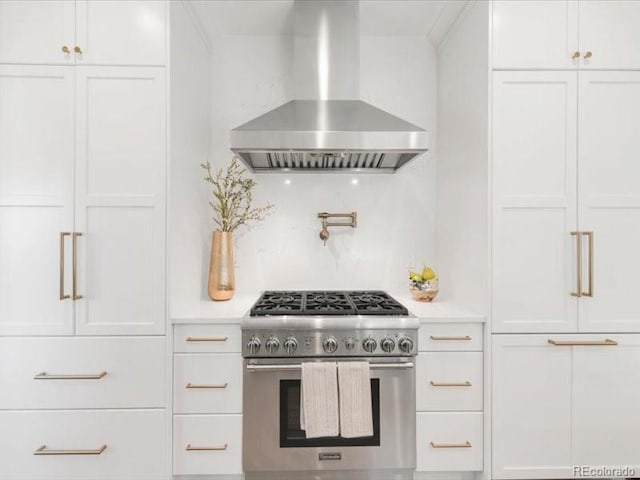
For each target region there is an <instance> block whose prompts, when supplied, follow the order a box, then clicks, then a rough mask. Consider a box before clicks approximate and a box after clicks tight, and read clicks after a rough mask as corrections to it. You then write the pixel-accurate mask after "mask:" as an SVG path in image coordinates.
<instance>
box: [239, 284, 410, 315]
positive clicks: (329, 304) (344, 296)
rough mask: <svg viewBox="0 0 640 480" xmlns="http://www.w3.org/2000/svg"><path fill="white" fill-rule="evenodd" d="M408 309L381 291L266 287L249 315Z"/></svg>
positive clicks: (402, 311)
mask: <svg viewBox="0 0 640 480" xmlns="http://www.w3.org/2000/svg"><path fill="white" fill-rule="evenodd" d="M408 314H409V312H408V311H407V309H406V308H405V307H404V306H403V305H402V304H400V303H399V302H398V301H396V300H395V299H394V298H393V297H391V296H390V295H388V294H387V293H385V292H383V291H377V290H361V291H353V292H351V291H324V290H322V291H266V292H264V293H263V294H262V295H261V296H260V298H259V299H258V301H257V302H256V303H255V305H254V306H253V308H252V309H251V313H250V315H251V316H252V317H260V316H269V315H402V316H406V315H408Z"/></svg>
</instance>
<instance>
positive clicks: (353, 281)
mask: <svg viewBox="0 0 640 480" xmlns="http://www.w3.org/2000/svg"><path fill="white" fill-rule="evenodd" d="M212 40H213V41H212V43H213V49H212V57H211V59H212V89H213V90H212V106H211V108H212V131H211V151H210V156H209V160H210V161H211V163H212V164H214V165H216V166H219V167H224V166H226V165H227V164H228V162H229V161H230V159H231V152H230V151H229V130H231V129H232V128H234V127H236V126H238V125H239V124H241V123H243V122H245V121H248V120H250V119H252V118H254V117H255V116H257V115H259V114H262V113H264V112H266V111H267V110H269V109H271V108H274V107H276V106H278V105H280V104H281V103H284V102H286V101H288V100H290V99H292V96H293V90H294V88H293V85H294V83H293V82H294V78H293V38H292V37H291V36H221V37H217V38H215V39H212ZM360 46H361V65H360V73H361V98H362V99H363V100H365V101H367V102H370V103H372V104H374V105H376V106H378V107H380V108H383V109H385V110H387V111H389V112H391V113H393V114H395V115H398V116H401V117H403V118H405V119H407V120H408V121H411V122H413V123H416V124H417V125H420V126H422V127H423V128H426V129H427V130H428V131H429V132H430V135H431V145H432V150H431V152H428V153H427V154H425V155H423V156H421V157H418V158H416V159H414V160H413V161H412V162H411V163H410V164H409V165H407V166H405V167H404V168H402V169H401V170H400V171H399V172H398V173H396V174H395V175H389V174H369V175H362V174H361V175H357V176H356V175H350V174H313V175H311V174H291V175H286V174H280V173H278V174H262V175H255V176H254V178H255V180H256V181H257V182H258V186H257V188H256V195H255V200H256V204H257V205H260V204H263V203H265V202H267V201H269V202H272V203H275V205H276V210H275V212H274V213H273V214H272V215H271V216H269V217H268V218H267V219H266V221H265V222H263V223H261V224H259V225H257V226H255V227H253V228H250V229H242V228H241V229H240V230H238V231H237V232H236V235H235V260H236V286H237V291H238V292H239V293H243V292H244V293H250V292H259V291H260V290H263V289H315V288H318V289H320V288H323V289H351V288H369V289H385V290H389V291H402V292H404V291H406V289H407V288H408V286H407V278H406V277H407V269H408V268H409V267H410V266H412V265H413V266H415V267H416V268H421V267H422V264H423V263H424V262H426V263H433V262H434V256H435V248H434V238H435V232H434V225H435V220H434V218H435V198H436V197H435V153H434V152H435V147H436V145H435V138H436V132H435V127H436V78H437V72H436V53H435V50H434V48H433V46H432V45H431V43H430V42H429V40H428V39H427V38H425V37H363V38H362V40H361V45H360ZM196 73H197V72H194V74H196ZM203 160H205V159H204V158H201V157H198V156H197V155H195V156H194V158H189V159H183V161H181V162H180V164H179V165H175V164H174V165H173V169H174V170H175V169H181V170H182V171H181V173H180V175H179V176H177V177H176V178H174V179H173V180H172V182H173V183H172V202H176V204H179V206H180V207H179V209H174V217H175V218H174V221H173V222H172V225H174V226H177V225H180V228H181V230H182V231H183V232H184V235H180V234H178V235H174V240H175V241H174V242H173V243H172V246H171V257H172V260H171V264H172V265H173V268H172V276H175V277H176V278H174V279H173V281H172V288H171V292H170V295H171V312H172V316H173V317H178V316H183V317H185V316H191V315H197V314H198V312H201V311H202V304H203V302H206V301H207V293H206V288H207V286H206V283H207V274H208V261H209V248H210V236H211V230H212V229H213V222H212V221H211V220H210V213H211V212H210V207H209V205H208V201H209V191H208V189H207V185H206V184H205V182H204V181H203V180H202V171H201V169H200V167H199V164H200V163H201V162H202V161H203ZM177 210H179V211H177ZM320 211H329V212H351V211H357V212H358V227H357V228H356V229H351V228H331V229H330V233H331V237H330V239H329V241H328V242H327V246H323V244H322V241H321V240H320V239H319V237H318V234H319V232H320V228H321V225H320V220H319V219H318V218H317V213H318V212H320ZM178 237H180V238H178ZM435 266H436V267H437V265H435Z"/></svg>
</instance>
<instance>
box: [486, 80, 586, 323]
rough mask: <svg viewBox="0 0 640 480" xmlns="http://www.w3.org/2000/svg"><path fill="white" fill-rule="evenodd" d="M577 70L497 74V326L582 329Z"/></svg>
mask: <svg viewBox="0 0 640 480" xmlns="http://www.w3.org/2000/svg"><path fill="white" fill-rule="evenodd" d="M577 115H578V105H577V73H576V72H554V71H549V72H494V74H493V165H492V169H493V174H492V177H493V289H492V291H493V331H494V332H545V331H547V332H553V331H574V330H575V329H576V328H577V305H576V304H577V300H576V298H575V297H573V296H571V292H575V291H576V289H577V285H576V283H577V279H576V274H575V272H576V263H575V262H576V250H575V248H576V245H575V237H572V236H571V232H572V231H575V230H576V229H577V206H576V175H577V173H576V170H577V149H576V135H577Z"/></svg>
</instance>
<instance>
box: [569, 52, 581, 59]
mask: <svg viewBox="0 0 640 480" xmlns="http://www.w3.org/2000/svg"><path fill="white" fill-rule="evenodd" d="M571 58H572V59H573V60H578V59H579V58H580V52H579V51H577V50H576V51H575V52H573V55H572V56H571Z"/></svg>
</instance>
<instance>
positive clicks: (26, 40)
mask: <svg viewBox="0 0 640 480" xmlns="http://www.w3.org/2000/svg"><path fill="white" fill-rule="evenodd" d="M74 11H75V2H74V1H73V0H63V1H53V0H42V1H25V0H6V1H0V63H32V64H35V63H42V64H67V63H68V64H73V63H74V57H73V47H74V38H75V16H74ZM65 49H66V51H68V52H69V53H65Z"/></svg>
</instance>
